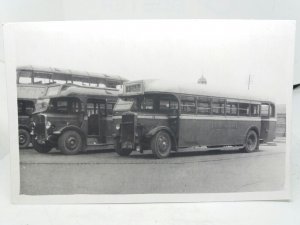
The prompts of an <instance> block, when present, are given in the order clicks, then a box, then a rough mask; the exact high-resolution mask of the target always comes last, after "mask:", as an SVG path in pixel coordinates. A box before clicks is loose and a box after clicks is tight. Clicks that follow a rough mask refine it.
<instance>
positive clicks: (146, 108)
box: [141, 97, 154, 112]
mask: <svg viewBox="0 0 300 225" xmlns="http://www.w3.org/2000/svg"><path fill="white" fill-rule="evenodd" d="M153 109H154V101H153V98H150V97H145V98H144V100H143V102H142V104H141V111H142V112H153Z"/></svg>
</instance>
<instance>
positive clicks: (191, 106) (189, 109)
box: [181, 98, 196, 114]
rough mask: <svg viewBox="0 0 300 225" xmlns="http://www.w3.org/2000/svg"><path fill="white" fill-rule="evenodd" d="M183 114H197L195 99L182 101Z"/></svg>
mask: <svg viewBox="0 0 300 225" xmlns="http://www.w3.org/2000/svg"><path fill="white" fill-rule="evenodd" d="M181 112H182V113H188V114H195V113H196V102H195V99H193V98H190V99H182V100H181Z"/></svg>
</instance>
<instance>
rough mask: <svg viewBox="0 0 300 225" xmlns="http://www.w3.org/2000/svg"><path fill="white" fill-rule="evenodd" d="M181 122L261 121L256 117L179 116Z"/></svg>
mask: <svg viewBox="0 0 300 225" xmlns="http://www.w3.org/2000/svg"><path fill="white" fill-rule="evenodd" d="M180 119H183V120H233V121H258V122H260V121H261V118H258V117H244V116H243V117H229V116H196V115H187V114H184V115H181V116H180Z"/></svg>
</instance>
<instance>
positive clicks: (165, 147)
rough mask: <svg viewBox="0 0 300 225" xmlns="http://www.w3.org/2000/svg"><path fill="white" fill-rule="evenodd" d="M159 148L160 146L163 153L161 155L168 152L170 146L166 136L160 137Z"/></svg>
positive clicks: (158, 140)
mask: <svg viewBox="0 0 300 225" xmlns="http://www.w3.org/2000/svg"><path fill="white" fill-rule="evenodd" d="M157 146H158V149H159V152H161V153H166V152H168V150H169V146H170V141H169V138H168V137H166V136H165V135H161V136H159V137H158V139H157Z"/></svg>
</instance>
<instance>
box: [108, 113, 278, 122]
mask: <svg viewBox="0 0 300 225" xmlns="http://www.w3.org/2000/svg"><path fill="white" fill-rule="evenodd" d="M121 118H122V116H114V117H113V119H121ZM138 118H140V119H168V118H175V116H172V117H169V116H166V115H138ZM179 118H180V119H185V120H186V119H193V120H234V121H277V120H276V118H271V119H261V118H258V117H229V116H202V115H190V114H182V115H181V116H180V117H179Z"/></svg>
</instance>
